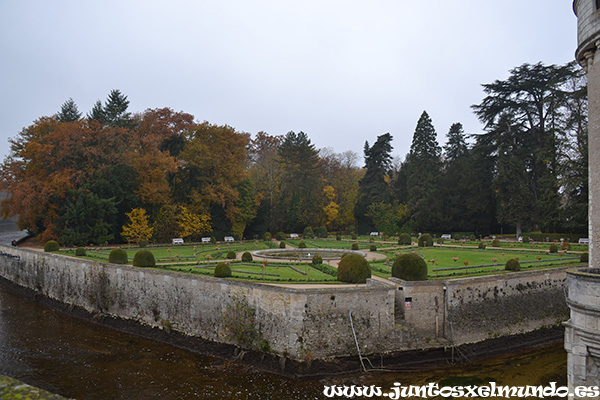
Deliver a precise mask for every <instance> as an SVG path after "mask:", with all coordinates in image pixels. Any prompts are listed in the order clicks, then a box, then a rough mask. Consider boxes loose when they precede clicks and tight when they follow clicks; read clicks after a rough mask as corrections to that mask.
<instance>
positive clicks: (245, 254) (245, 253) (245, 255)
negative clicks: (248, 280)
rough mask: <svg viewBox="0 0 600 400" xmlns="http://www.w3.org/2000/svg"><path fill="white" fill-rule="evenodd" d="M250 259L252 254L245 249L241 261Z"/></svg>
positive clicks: (249, 260)
mask: <svg viewBox="0 0 600 400" xmlns="http://www.w3.org/2000/svg"><path fill="white" fill-rule="evenodd" d="M252 260H253V258H252V254H250V252H249V251H245V252H244V254H242V261H243V262H251V261H252Z"/></svg>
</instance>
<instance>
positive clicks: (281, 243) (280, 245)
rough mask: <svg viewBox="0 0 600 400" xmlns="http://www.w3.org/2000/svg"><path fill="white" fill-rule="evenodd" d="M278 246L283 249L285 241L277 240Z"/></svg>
mask: <svg viewBox="0 0 600 400" xmlns="http://www.w3.org/2000/svg"><path fill="white" fill-rule="evenodd" d="M279 248H280V249H285V242H284V241H283V240H282V241H281V242H279Z"/></svg>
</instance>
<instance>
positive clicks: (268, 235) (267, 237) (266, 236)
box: [263, 232, 273, 242]
mask: <svg viewBox="0 0 600 400" xmlns="http://www.w3.org/2000/svg"><path fill="white" fill-rule="evenodd" d="M263 240H264V241H265V242H270V241H271V240H273V236H272V235H271V232H265V234H264V235H263Z"/></svg>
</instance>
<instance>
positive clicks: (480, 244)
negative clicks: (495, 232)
mask: <svg viewBox="0 0 600 400" xmlns="http://www.w3.org/2000/svg"><path fill="white" fill-rule="evenodd" d="M485 247H486V246H485V242H479V244H478V245H477V248H478V249H480V250H485Z"/></svg>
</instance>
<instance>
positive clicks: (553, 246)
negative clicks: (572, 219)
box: [550, 243, 558, 253]
mask: <svg viewBox="0 0 600 400" xmlns="http://www.w3.org/2000/svg"><path fill="white" fill-rule="evenodd" d="M550 253H558V246H557V245H555V244H554V243H553V244H551V245H550Z"/></svg>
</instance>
